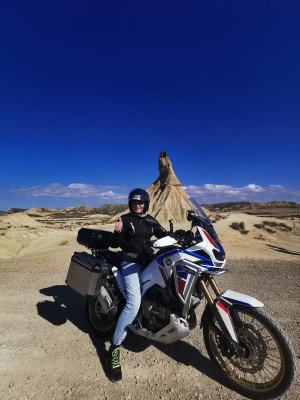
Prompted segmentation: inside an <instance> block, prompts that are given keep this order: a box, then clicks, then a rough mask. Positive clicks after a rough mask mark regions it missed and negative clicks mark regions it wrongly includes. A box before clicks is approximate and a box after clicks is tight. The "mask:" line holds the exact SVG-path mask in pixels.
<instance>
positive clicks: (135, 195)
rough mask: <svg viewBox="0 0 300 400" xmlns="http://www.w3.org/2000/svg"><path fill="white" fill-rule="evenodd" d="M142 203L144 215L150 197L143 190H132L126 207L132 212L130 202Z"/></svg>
mask: <svg viewBox="0 0 300 400" xmlns="http://www.w3.org/2000/svg"><path fill="white" fill-rule="evenodd" d="M133 200H137V201H142V202H143V203H144V212H145V213H146V212H147V211H148V209H149V204H150V196H149V194H148V193H147V192H146V190H144V189H133V190H132V191H131V192H130V193H129V196H128V207H129V210H130V211H131V212H133V208H132V201H133Z"/></svg>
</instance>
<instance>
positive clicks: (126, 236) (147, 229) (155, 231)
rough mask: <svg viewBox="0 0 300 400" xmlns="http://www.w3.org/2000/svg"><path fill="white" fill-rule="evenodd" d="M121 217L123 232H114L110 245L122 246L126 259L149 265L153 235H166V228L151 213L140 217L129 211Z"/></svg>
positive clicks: (159, 236)
mask: <svg viewBox="0 0 300 400" xmlns="http://www.w3.org/2000/svg"><path fill="white" fill-rule="evenodd" d="M121 219H122V222H123V229H122V232H121V233H116V232H114V234H113V237H112V241H111V245H110V247H120V248H121V249H122V260H124V261H134V262H137V263H139V264H141V265H143V266H145V265H147V264H148V263H149V262H150V259H151V258H152V254H153V250H152V248H151V243H150V239H151V237H152V236H153V235H154V236H156V237H157V238H158V239H159V238H162V237H164V236H166V230H165V229H164V228H163V227H162V226H161V225H160V224H159V222H158V221H157V220H156V219H155V218H153V217H151V216H150V215H146V216H145V217H140V216H138V215H135V214H133V213H128V214H124V215H122V216H121Z"/></svg>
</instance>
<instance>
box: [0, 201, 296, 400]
mask: <svg viewBox="0 0 300 400" xmlns="http://www.w3.org/2000/svg"><path fill="white" fill-rule="evenodd" d="M211 217H212V220H213V221H214V227H215V229H216V231H217V233H218V235H219V237H220V239H221V242H222V244H223V246H224V248H225V250H226V254H227V267H228V268H229V273H227V274H224V275H222V276H220V277H219V278H218V283H219V284H220V286H221V288H222V289H223V290H225V289H228V288H230V289H233V290H238V291H240V292H243V293H247V294H249V295H252V296H254V297H256V298H258V299H259V300H261V301H262V302H263V303H264V304H265V307H266V309H267V311H268V312H269V313H270V314H271V315H272V316H273V317H274V318H275V319H276V320H277V321H278V322H279V323H280V324H281V325H282V327H283V328H284V330H285V332H286V333H287V335H288V337H289V339H290V341H291V342H292V344H293V346H294V349H295V352H296V357H297V364H298V370H299V363H300V361H299V360H300V350H299V349H300V320H299V303H300V263H299V260H300V219H299V215H297V214H296V213H294V214H293V213H290V214H289V213H287V214H284V213H280V212H278V211H277V214H272V215H267V214H266V213H262V214H260V215H258V214H249V213H245V212H220V213H212V215H211ZM112 220H113V219H111V216H109V215H103V214H93V215H84V216H82V215H79V216H74V215H73V216H72V218H70V216H68V214H64V215H63V214H62V215H56V216H54V215H53V212H50V211H48V212H47V211H42V210H39V209H36V210H30V211H26V212H20V213H9V214H3V215H0V302H1V308H0V346H1V357H0V374H1V381H0V398H1V399H5V400H16V399H19V400H25V399H28V400H50V399H55V400H62V399H72V400H79V399H88V400H94V399H95V400H96V399H100V400H102V399H116V398H119V399H127V400H129V399H130V400H134V399H141V398H147V399H148V398H149V399H160V400H171V399H174V400H175V399H176V400H177V399H182V400H185V399H186V400H187V399H195V400H196V399H205V400H206V399H223V400H229V399H243V397H242V396H240V395H239V394H237V393H236V392H234V391H232V390H231V389H230V388H229V387H228V386H227V385H226V383H225V381H224V380H223V378H222V376H221V375H220V374H219V373H218V372H217V371H216V370H215V368H214V366H213V364H212V363H211V362H210V360H209V358H208V356H207V353H206V350H205V348H204V344H203V340H202V332H201V331H200V328H199V326H197V327H196V328H195V329H194V330H193V331H192V333H191V335H190V336H189V337H188V338H185V339H184V340H182V341H180V342H178V343H175V344H173V345H169V346H166V345H161V344H157V343H153V342H149V341H147V340H145V339H141V338H139V337H136V336H134V335H132V334H128V336H127V338H126V340H125V342H124V348H123V351H122V359H123V380H122V381H121V382H120V383H118V384H113V383H111V382H110V381H109V380H108V379H107V377H106V375H105V372H104V368H103V366H104V355H105V349H106V348H107V347H108V345H109V343H108V342H105V341H103V340H101V339H100V338H98V337H97V336H96V335H95V334H94V332H93V331H92V330H91V328H90V327H89V325H88V322H87V319H86V316H85V302H84V299H83V298H81V297H80V296H79V295H78V294H76V293H75V292H73V291H72V290H71V289H69V288H68V287H67V286H66V285H65V278H66V275H67V272H68V267H69V263H70V258H71V256H72V254H73V252H74V251H84V250H86V249H85V248H84V247H83V246H80V245H79V244H78V243H77V241H76V236H77V232H78V229H79V228H80V227H83V226H84V227H95V228H100V229H106V230H113V226H114V225H113V223H111V222H112ZM165 227H166V228H168V226H165ZM182 227H183V228H185V229H187V227H188V226H187V224H183V225H182V224H181V225H179V224H177V225H175V229H178V228H182ZM197 310H198V311H197V315H198V316H199V317H200V316H201V312H202V311H203V305H200V306H199V308H198V309H197ZM284 399H290V400H296V399H300V382H299V377H298V378H297V380H296V382H295V384H294V386H293V387H292V388H291V390H290V391H289V392H288V393H287V394H286V395H285V396H284Z"/></svg>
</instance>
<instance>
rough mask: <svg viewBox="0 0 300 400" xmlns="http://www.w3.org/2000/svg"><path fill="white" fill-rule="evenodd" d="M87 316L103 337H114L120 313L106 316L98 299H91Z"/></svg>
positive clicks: (88, 301)
mask: <svg viewBox="0 0 300 400" xmlns="http://www.w3.org/2000/svg"><path fill="white" fill-rule="evenodd" d="M86 308H87V316H88V319H89V322H90V324H91V325H92V327H93V328H94V329H95V330H96V331H97V333H98V335H99V336H101V337H108V336H110V335H112V333H113V332H114V330H115V326H116V323H117V320H118V315H119V312H118V311H117V312H116V313H114V315H112V314H106V313H105V312H104V310H103V308H102V306H101V303H100V301H99V300H98V297H91V298H89V299H88V300H87V305H86Z"/></svg>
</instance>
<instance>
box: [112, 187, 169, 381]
mask: <svg viewBox="0 0 300 400" xmlns="http://www.w3.org/2000/svg"><path fill="white" fill-rule="evenodd" d="M149 204H150V197H149V194H148V193H147V192H146V191H145V190H143V189H139V188H138V189H134V190H132V191H131V192H130V193H129V196H128V206H129V210H130V213H128V214H124V215H122V216H121V217H120V218H119V219H118V221H117V223H116V224H115V230H114V234H113V238H112V241H111V245H110V247H120V248H121V249H122V253H121V260H122V261H121V271H122V274H123V277H124V281H125V286H126V305H125V307H124V309H123V310H122V313H121V315H120V317H119V319H118V322H117V325H116V328H115V332H114V335H113V339H112V344H111V347H110V349H109V353H108V354H109V358H108V376H109V378H110V380H111V381H113V382H117V381H119V380H121V379H122V371H121V364H120V347H121V343H122V342H123V340H124V339H125V337H126V334H127V331H126V327H127V325H129V324H131V323H132V322H133V321H134V319H135V317H136V315H137V313H138V311H139V308H140V304H141V289H140V281H139V275H140V273H141V271H142V270H143V268H144V267H145V266H147V265H148V264H149V262H150V261H151V258H152V253H153V250H152V248H151V243H150V239H151V237H152V236H153V235H154V236H156V237H157V238H161V237H164V236H166V230H165V229H164V228H163V227H162V226H161V225H160V224H159V223H158V221H157V220H156V219H155V218H153V217H151V216H150V215H148V214H147V211H148V209H149Z"/></svg>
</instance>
